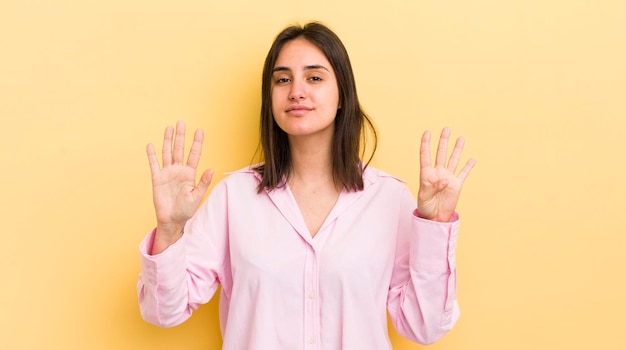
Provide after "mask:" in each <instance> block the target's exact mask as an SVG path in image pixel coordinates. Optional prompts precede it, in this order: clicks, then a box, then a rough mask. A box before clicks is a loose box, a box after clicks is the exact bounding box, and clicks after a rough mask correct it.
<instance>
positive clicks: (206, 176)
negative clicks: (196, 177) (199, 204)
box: [196, 169, 213, 197]
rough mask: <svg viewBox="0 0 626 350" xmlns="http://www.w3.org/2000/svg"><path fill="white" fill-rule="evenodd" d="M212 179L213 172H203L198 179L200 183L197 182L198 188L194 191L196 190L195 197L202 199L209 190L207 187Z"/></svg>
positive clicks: (210, 170)
mask: <svg viewBox="0 0 626 350" xmlns="http://www.w3.org/2000/svg"><path fill="white" fill-rule="evenodd" d="M212 179H213V170H212V169H209V170H207V171H205V172H204V173H203V174H202V176H201V177H200V181H199V182H198V186H196V189H197V190H198V193H197V195H198V196H200V197H203V196H204V194H205V193H206V191H207V190H208V189H209V185H210V184H211V180H212Z"/></svg>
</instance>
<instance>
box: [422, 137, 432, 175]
mask: <svg viewBox="0 0 626 350" xmlns="http://www.w3.org/2000/svg"><path fill="white" fill-rule="evenodd" d="M420 167H421V168H422V169H424V168H428V167H430V131H426V132H424V135H422V144H421V146H420Z"/></svg>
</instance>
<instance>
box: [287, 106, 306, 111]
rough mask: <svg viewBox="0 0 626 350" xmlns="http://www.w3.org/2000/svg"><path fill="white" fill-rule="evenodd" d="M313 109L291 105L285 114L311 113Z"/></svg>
mask: <svg viewBox="0 0 626 350" xmlns="http://www.w3.org/2000/svg"><path fill="white" fill-rule="evenodd" d="M311 110H313V108H311V107H308V106H304V105H291V106H289V107H287V110H286V111H287V112H298V111H311Z"/></svg>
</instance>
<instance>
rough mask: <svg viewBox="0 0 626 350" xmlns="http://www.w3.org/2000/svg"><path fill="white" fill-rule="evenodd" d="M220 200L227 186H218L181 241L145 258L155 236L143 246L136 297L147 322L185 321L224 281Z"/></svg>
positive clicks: (223, 221)
mask: <svg viewBox="0 0 626 350" xmlns="http://www.w3.org/2000/svg"><path fill="white" fill-rule="evenodd" d="M224 201H226V189H225V186H220V185H218V186H216V188H215V189H214V190H213V191H212V192H211V195H210V196H209V199H208V200H207V201H206V202H205V203H204V204H203V205H202V206H201V207H200V208H199V209H198V211H197V212H196V214H195V215H194V217H193V218H191V219H190V220H189V221H188V222H187V224H186V225H185V231H184V232H185V233H184V234H183V236H182V237H181V238H180V239H179V240H178V241H176V242H175V243H174V244H172V245H171V246H170V247H168V248H167V249H166V250H165V251H163V252H162V253H160V254H156V255H150V254H149V253H148V252H149V251H150V249H151V247H152V243H153V240H154V234H155V231H152V232H151V233H150V234H148V235H147V236H146V237H145V239H144V240H143V241H142V242H141V244H140V246H139V250H140V259H141V273H140V274H139V280H138V282H137V293H138V297H139V309H140V312H141V315H142V317H143V318H144V320H146V321H147V322H150V323H153V324H155V325H158V326H161V327H172V326H176V325H178V324H180V323H182V322H184V321H185V320H187V319H188V318H189V317H190V316H191V314H192V312H193V311H194V310H196V309H197V308H198V307H199V306H200V304H204V303H207V302H208V301H209V300H210V299H211V298H212V297H213V294H215V291H216V290H217V288H218V286H219V284H220V282H223V281H224V279H225V278H226V277H225V276H226V270H227V269H228V268H229V267H228V263H227V262H228V261H229V259H228V238H227V237H228V234H227V227H228V222H227V215H226V205H225V202H224ZM220 203H221V205H220Z"/></svg>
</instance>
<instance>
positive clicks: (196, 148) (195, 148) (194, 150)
mask: <svg viewBox="0 0 626 350" xmlns="http://www.w3.org/2000/svg"><path fill="white" fill-rule="evenodd" d="M202 141H204V134H203V133H202V130H201V129H198V130H196V133H195V134H194V136H193V143H192V144H191V150H190V151H189V158H188V159H187V165H189V166H190V167H192V168H197V167H198V163H199V162H200V155H201V154H202Z"/></svg>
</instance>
